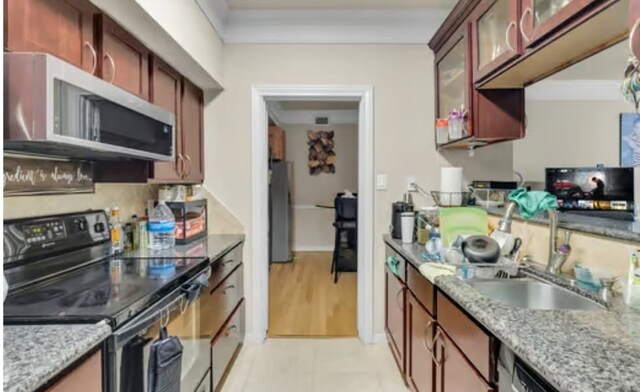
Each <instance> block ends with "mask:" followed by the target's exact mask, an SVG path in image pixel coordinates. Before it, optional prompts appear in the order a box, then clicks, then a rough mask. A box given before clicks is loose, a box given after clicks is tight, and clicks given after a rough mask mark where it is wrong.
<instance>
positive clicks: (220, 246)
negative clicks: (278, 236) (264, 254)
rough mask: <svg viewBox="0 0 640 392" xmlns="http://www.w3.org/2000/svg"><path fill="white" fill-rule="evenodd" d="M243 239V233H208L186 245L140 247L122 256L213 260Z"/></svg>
mask: <svg viewBox="0 0 640 392" xmlns="http://www.w3.org/2000/svg"><path fill="white" fill-rule="evenodd" d="M243 241H244V234H210V235H208V236H206V237H203V238H201V239H199V240H196V241H194V242H192V243H190V244H187V245H176V246H175V247H174V248H173V249H166V250H161V251H152V250H150V249H140V250H136V251H133V252H128V253H125V254H124V257H142V258H153V257H159V258H160V257H161V258H171V257H189V258H207V257H208V258H210V259H212V260H215V259H217V258H218V257H220V256H222V255H223V254H225V253H226V252H227V251H229V250H231V249H232V248H233V247H235V246H236V245H238V244H240V243H242V242H243Z"/></svg>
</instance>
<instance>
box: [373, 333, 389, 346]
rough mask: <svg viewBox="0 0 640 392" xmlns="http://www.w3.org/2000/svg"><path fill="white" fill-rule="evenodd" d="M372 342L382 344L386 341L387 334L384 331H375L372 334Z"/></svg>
mask: <svg viewBox="0 0 640 392" xmlns="http://www.w3.org/2000/svg"><path fill="white" fill-rule="evenodd" d="M373 343H374V344H384V343H387V334H385V333H377V334H375V335H374V336H373Z"/></svg>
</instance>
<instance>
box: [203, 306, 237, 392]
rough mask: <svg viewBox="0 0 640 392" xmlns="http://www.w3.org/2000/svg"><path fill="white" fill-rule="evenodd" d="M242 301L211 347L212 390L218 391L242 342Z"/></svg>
mask: <svg viewBox="0 0 640 392" xmlns="http://www.w3.org/2000/svg"><path fill="white" fill-rule="evenodd" d="M244 317H245V316H244V301H242V302H241V303H240V306H238V308H237V309H236V311H235V312H234V313H233V316H231V318H230V319H229V321H228V322H227V323H226V324H225V325H224V326H223V327H222V329H221V330H220V333H219V334H218V336H216V338H215V339H214V341H213V343H212V345H211V378H212V381H213V390H214V391H216V390H219V389H220V387H221V386H222V385H221V382H222V380H223V378H224V375H225V372H226V371H227V369H229V367H230V364H231V360H232V359H233V356H234V354H235V353H236V350H237V349H238V347H240V345H241V344H242V342H243V341H244V330H245V328H244Z"/></svg>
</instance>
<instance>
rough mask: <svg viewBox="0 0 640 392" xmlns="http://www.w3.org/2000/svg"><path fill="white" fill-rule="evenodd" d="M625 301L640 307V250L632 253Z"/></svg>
mask: <svg viewBox="0 0 640 392" xmlns="http://www.w3.org/2000/svg"><path fill="white" fill-rule="evenodd" d="M625 302H626V303H627V305H629V306H631V307H635V308H638V307H640V263H639V261H638V251H634V252H633V253H631V258H630V261H629V275H628V277H627V290H626V292H625Z"/></svg>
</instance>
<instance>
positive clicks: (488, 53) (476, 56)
mask: <svg viewBox="0 0 640 392" xmlns="http://www.w3.org/2000/svg"><path fill="white" fill-rule="evenodd" d="M519 15H520V2H519V1H514V0H483V1H481V2H480V4H479V5H478V6H477V7H476V8H475V9H474V11H473V13H472V15H471V17H470V20H471V31H472V36H473V44H472V46H471V49H472V57H473V58H472V60H473V81H474V82H478V81H479V80H482V79H483V78H485V77H486V76H487V75H489V74H491V73H493V72H494V71H496V70H497V69H499V68H500V67H502V66H503V65H505V64H506V63H508V62H509V61H511V60H512V59H514V58H516V57H517V56H519V55H520V54H521V53H522V36H521V34H520V33H519V26H518V17H519Z"/></svg>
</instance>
